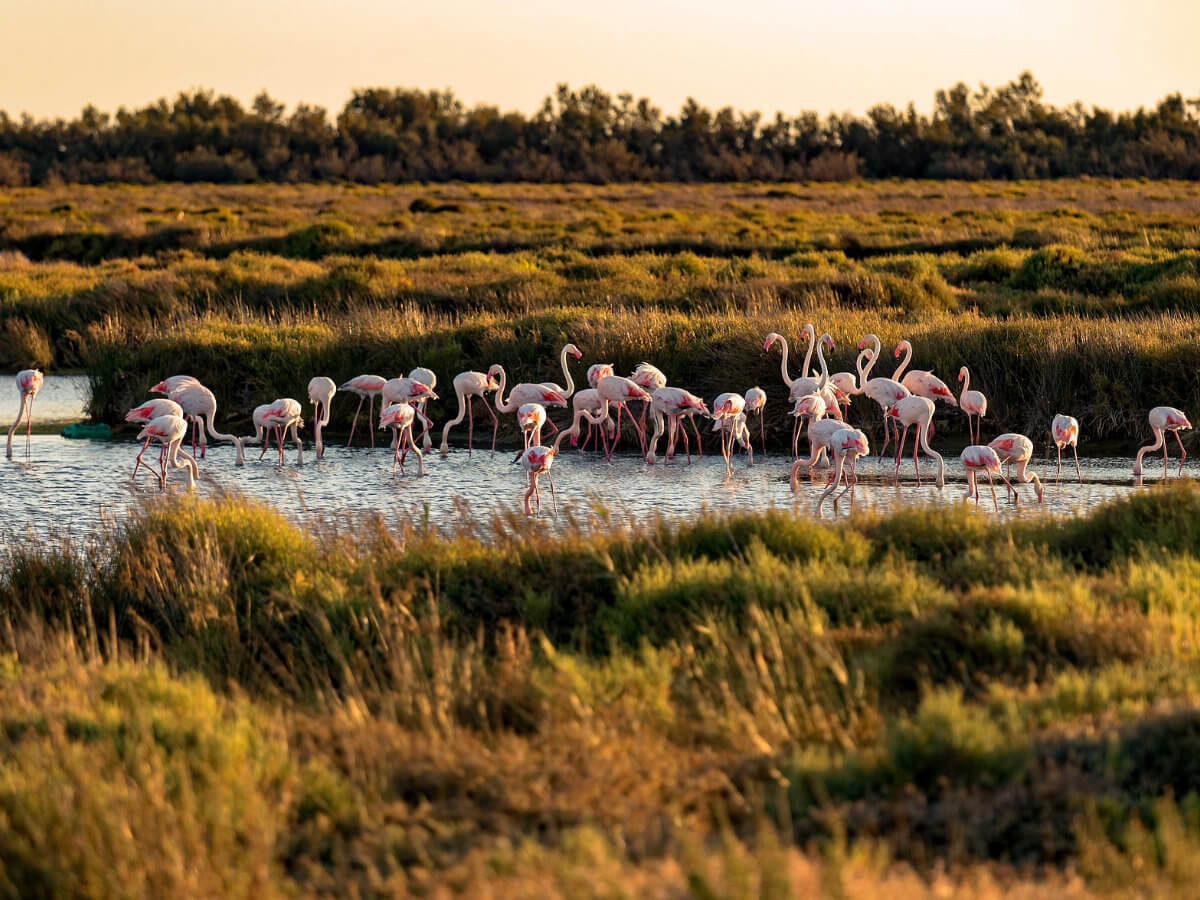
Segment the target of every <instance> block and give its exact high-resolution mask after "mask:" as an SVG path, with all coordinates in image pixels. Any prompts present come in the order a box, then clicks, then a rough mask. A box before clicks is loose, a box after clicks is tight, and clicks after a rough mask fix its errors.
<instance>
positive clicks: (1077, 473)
mask: <svg viewBox="0 0 1200 900" xmlns="http://www.w3.org/2000/svg"><path fill="white" fill-rule="evenodd" d="M1175 436H1176V437H1179V435H1178V434H1176V435H1175ZM1179 449H1181V450H1182V449H1183V443H1182V442H1180V444H1179ZM1071 454H1072V455H1073V456H1074V457H1075V477H1076V478H1077V479H1079V483H1080V484H1083V475H1082V474H1080V472H1079V451H1078V450H1076V449H1075V445H1074V444H1072V445H1071ZM1182 465H1183V464H1182V462H1181V463H1180V466H1181V468H1180V471H1181V472H1182V471H1183V469H1182Z"/></svg>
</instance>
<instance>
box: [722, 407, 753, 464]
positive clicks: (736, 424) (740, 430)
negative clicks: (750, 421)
mask: <svg viewBox="0 0 1200 900" xmlns="http://www.w3.org/2000/svg"><path fill="white" fill-rule="evenodd" d="M712 430H713V431H719V432H721V441H722V444H724V440H725V434H726V432H728V433H730V434H731V437H730V438H729V455H730V460H731V461H732V458H733V452H734V450H735V449H736V448H735V444H741V445H742V449H743V450H745V451H746V457H747V465H751V466H752V465H754V446H753V444H751V443H750V429H749V427H747V425H746V413H745V411H744V410H743V411H742V412H741V413H739V414H738V415H736V416H734V417H733V418H728V417H726V418H723V419H716V420H715V421H714V422H713V427H712Z"/></svg>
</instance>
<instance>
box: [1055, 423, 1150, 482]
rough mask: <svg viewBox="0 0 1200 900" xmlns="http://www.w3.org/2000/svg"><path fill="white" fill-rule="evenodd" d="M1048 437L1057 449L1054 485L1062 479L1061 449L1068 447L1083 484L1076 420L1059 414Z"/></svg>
mask: <svg viewBox="0 0 1200 900" xmlns="http://www.w3.org/2000/svg"><path fill="white" fill-rule="evenodd" d="M1050 437H1051V438H1053V439H1054V446H1055V447H1057V448H1058V474H1057V475H1056V476H1055V479H1054V483H1055V484H1058V483H1059V481H1060V480H1061V479H1062V448H1063V447H1067V446H1069V447H1070V448H1071V453H1073V454H1074V456H1075V477H1076V478H1078V479H1079V483H1080V484H1083V475H1082V474H1081V473H1080V471H1079V451H1078V449H1076V446H1075V445H1076V444H1077V443H1079V422H1078V420H1076V419H1075V417H1074V416H1065V415H1063V414H1062V413H1059V414H1058V415H1056V416H1055V417H1054V421H1052V422H1051V423H1050ZM1155 449H1158V448H1157V447H1156V448H1155ZM1134 474H1135V475H1136V474H1137V472H1136V471H1135V472H1134Z"/></svg>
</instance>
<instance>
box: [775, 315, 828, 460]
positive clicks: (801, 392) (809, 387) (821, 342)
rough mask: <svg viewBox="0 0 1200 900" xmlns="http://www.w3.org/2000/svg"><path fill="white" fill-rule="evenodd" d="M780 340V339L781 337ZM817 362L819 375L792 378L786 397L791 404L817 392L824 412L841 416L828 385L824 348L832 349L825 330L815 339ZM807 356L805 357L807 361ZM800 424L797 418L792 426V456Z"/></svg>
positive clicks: (798, 436) (798, 440)
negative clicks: (819, 368)
mask: <svg viewBox="0 0 1200 900" xmlns="http://www.w3.org/2000/svg"><path fill="white" fill-rule="evenodd" d="M781 340H782V339H781ZM815 346H816V351H817V363H818V364H819V365H820V367H821V377H820V378H818V379H815V380H814V379H812V378H807V377H801V378H795V379H793V380H792V387H791V390H790V391H789V393H788V398H789V399H790V400H791V402H792V403H793V404H795V403H796V402H797V401H799V400H800V399H802V398H804V397H809V396H812V395H813V394H817V395H819V396H820V398H821V400H822V401H824V403H825V412H824V414H825V415H827V416H832V417H833V418H835V419H840V418H841V417H842V412H841V407H840V406H839V403H840V401H839V399H838V396H837V393H836V392H835V391H833V390H832V389H831V388H830V387H829V366H828V364H827V363H826V362H825V348H826V347H828V348H829V349H830V350H832V349H833V338H832V337H830V336H829V333H828V332H826V333H825V334H822V335H821V337H820V338H818V339H817V341H816V343H815ZM807 359H808V357H805V360H806V361H807ZM800 426H801V419H799V418H797V419H796V422H795V424H794V425H793V426H792V456H798V455H799V452H798V450H797V447H798V445H799V442H800Z"/></svg>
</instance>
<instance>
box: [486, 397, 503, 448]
mask: <svg viewBox="0 0 1200 900" xmlns="http://www.w3.org/2000/svg"><path fill="white" fill-rule="evenodd" d="M483 408H484V409H486V410H487V411H488V415H489V416H491V417H492V456H495V455H496V435H497V434H498V433H499V432H500V417H499V416H497V415H496V413H495V412H494V411H493V410H492V408H491V407H490V406H489V405H488V402H487V398H486V397H485V398H484V399H483Z"/></svg>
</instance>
